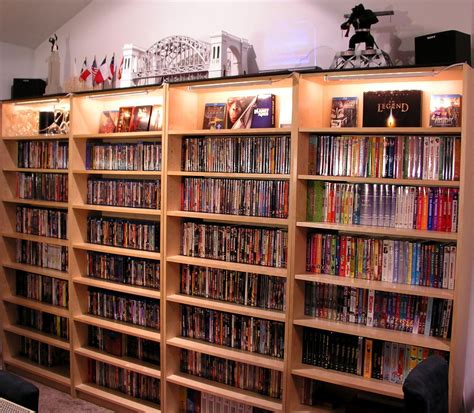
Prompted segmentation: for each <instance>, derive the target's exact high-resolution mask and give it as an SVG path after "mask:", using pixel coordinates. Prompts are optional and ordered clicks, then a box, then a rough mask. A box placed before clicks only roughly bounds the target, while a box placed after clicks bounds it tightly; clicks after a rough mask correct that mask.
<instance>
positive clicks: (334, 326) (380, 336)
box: [293, 317, 450, 351]
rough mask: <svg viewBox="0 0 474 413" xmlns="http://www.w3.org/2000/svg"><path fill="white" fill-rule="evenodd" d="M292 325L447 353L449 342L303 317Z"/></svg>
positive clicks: (436, 338) (421, 335)
mask: <svg viewBox="0 0 474 413" xmlns="http://www.w3.org/2000/svg"><path fill="white" fill-rule="evenodd" d="M293 324H295V325H297V326H302V327H309V328H317V329H321V330H327V331H334V332H337V333H344V334H351V335H354V336H362V337H367V338H372V339H375V340H385V341H393V342H396V343H401V344H408V345H412V346H420V347H427V348H431V349H436V350H443V351H449V350H450V341H449V340H447V339H443V338H439V337H430V336H425V335H423V334H413V333H407V332H405V331H395V330H388V329H384V328H374V327H367V326H365V325H360V324H353V323H344V322H341V321H331V320H324V319H319V318H312V317H304V318H300V319H295V320H294V321H293Z"/></svg>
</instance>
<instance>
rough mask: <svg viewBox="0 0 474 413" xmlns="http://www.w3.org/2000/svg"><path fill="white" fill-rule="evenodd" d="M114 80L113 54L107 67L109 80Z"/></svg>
mask: <svg viewBox="0 0 474 413" xmlns="http://www.w3.org/2000/svg"><path fill="white" fill-rule="evenodd" d="M114 78H115V53H114V54H113V55H112V59H110V65H109V77H108V79H109V80H113V79H114Z"/></svg>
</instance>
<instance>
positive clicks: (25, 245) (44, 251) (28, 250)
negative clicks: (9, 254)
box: [16, 239, 68, 272]
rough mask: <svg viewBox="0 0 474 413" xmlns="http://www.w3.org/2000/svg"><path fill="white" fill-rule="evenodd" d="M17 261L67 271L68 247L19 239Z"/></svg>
mask: <svg viewBox="0 0 474 413" xmlns="http://www.w3.org/2000/svg"><path fill="white" fill-rule="evenodd" d="M16 262H18V263H21V264H28V265H34V266H36V267H42V268H49V269H52V270H58V271H64V272H67V270H68V248H67V247H64V246H60V245H51V244H44V243H42V242H36V241H27V240H24V239H17V240H16Z"/></svg>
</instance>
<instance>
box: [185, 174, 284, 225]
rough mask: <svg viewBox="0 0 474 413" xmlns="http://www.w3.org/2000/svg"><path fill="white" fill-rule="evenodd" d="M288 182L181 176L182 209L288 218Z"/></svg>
mask: <svg viewBox="0 0 474 413" xmlns="http://www.w3.org/2000/svg"><path fill="white" fill-rule="evenodd" d="M289 187H290V184H289V181H276V180H254V179H225V178H184V179H183V182H182V184H181V210H183V211H193V212H206V213H213V214H230V215H244V216H252V217H270V218H288V194H289Z"/></svg>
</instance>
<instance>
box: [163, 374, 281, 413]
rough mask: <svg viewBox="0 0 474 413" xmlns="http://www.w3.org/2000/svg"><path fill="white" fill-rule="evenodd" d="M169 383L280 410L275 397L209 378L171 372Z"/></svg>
mask: <svg viewBox="0 0 474 413" xmlns="http://www.w3.org/2000/svg"><path fill="white" fill-rule="evenodd" d="M166 380H167V381H168V382H170V383H174V384H177V385H179V386H182V387H189V388H191V389H194V390H199V391H202V392H204V393H209V394H213V395H216V396H220V397H224V398H226V399H229V400H234V401H237V402H240V403H245V404H248V405H251V406H255V407H260V408H262V409H267V410H270V411H272V412H281V411H282V410H283V405H282V403H281V402H279V401H278V400H277V399H272V398H270V397H265V396H260V395H258V394H257V393H253V392H250V391H247V390H241V389H238V388H236V387H232V386H228V385H226V384H221V383H217V382H214V381H211V380H206V379H202V378H200V377H196V376H191V375H189V374H184V373H176V374H171V375H170V376H168V377H167V378H166Z"/></svg>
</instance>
